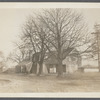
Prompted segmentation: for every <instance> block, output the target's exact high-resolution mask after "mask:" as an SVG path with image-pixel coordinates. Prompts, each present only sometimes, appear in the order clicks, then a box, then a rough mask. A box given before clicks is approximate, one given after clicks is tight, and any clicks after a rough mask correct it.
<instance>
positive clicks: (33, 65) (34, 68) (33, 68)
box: [30, 63, 37, 74]
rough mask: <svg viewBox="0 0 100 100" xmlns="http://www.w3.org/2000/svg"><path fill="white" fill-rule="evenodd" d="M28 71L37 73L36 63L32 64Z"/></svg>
mask: <svg viewBox="0 0 100 100" xmlns="http://www.w3.org/2000/svg"><path fill="white" fill-rule="evenodd" d="M30 73H34V74H37V63H33V64H32V68H31V70H30Z"/></svg>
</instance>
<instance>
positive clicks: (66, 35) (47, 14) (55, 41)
mask: <svg viewBox="0 0 100 100" xmlns="http://www.w3.org/2000/svg"><path fill="white" fill-rule="evenodd" d="M38 18H39V19H40V21H41V23H42V25H43V26H44V27H45V28H47V29H48V30H49V32H48V33H47V34H48V37H47V38H46V41H47V42H49V43H50V44H51V45H52V46H53V48H49V47H48V46H47V47H48V49H49V51H50V50H51V49H52V50H55V51H56V54H55V57H56V58H57V60H58V76H62V74H63V69H62V61H63V60H64V59H65V58H66V57H67V56H68V55H69V54H70V53H71V52H72V51H73V50H74V49H75V48H79V47H82V46H84V45H86V44H87V43H88V42H89V37H88V33H87V28H86V26H85V24H84V22H83V17H82V15H81V14H79V13H77V12H75V11H74V10H73V9H44V11H43V13H42V14H41V15H38ZM65 52H67V53H65Z"/></svg>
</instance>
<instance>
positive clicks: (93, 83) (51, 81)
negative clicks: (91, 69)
mask: <svg viewBox="0 0 100 100" xmlns="http://www.w3.org/2000/svg"><path fill="white" fill-rule="evenodd" d="M36 92H38V93H41V92H43V93H44V92H100V73H73V74H69V75H66V76H65V77H64V78H57V77H56V75H47V76H40V77H38V76H35V75H26V74H0V93H36Z"/></svg>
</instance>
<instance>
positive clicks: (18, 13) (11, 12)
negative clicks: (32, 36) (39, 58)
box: [0, 8, 100, 56]
mask: <svg viewBox="0 0 100 100" xmlns="http://www.w3.org/2000/svg"><path fill="white" fill-rule="evenodd" d="M78 10H79V11H80V12H82V13H83V15H84V18H85V20H86V22H87V23H88V25H89V29H90V30H91V31H93V25H94V24H95V23H96V22H98V23H100V8H99V9H96V8H94V9H92V8H88V9H80V8H78ZM33 11H34V9H28V8H20V9H18V8H15V9H11V8H8V9H5V8H0V50H1V51H3V52H4V54H5V56H7V55H8V54H9V53H10V52H11V51H12V50H13V49H14V46H13V43H12V42H13V41H15V40H17V35H18V34H20V32H21V26H22V24H23V23H24V22H25V20H26V17H28V15H29V14H31V13H32V12H33Z"/></svg>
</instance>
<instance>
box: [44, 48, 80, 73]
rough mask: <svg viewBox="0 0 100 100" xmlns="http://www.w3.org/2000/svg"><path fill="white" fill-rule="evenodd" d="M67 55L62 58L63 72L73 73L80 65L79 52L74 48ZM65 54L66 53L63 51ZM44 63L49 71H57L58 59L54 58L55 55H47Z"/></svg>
mask: <svg viewBox="0 0 100 100" xmlns="http://www.w3.org/2000/svg"><path fill="white" fill-rule="evenodd" d="M72 52H73V53H71V54H70V55H69V56H67V57H65V59H64V60H63V62H62V63H63V65H62V66H63V72H64V73H73V72H75V71H76V70H78V68H79V67H81V60H82V58H81V56H80V54H79V52H78V51H77V50H76V49H74V50H73V51H72ZM65 54H66V53H65ZM45 64H46V66H47V68H48V72H49V73H57V72H58V70H57V69H58V61H57V59H56V58H55V56H54V55H53V54H52V55H49V57H48V59H47V60H45Z"/></svg>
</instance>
